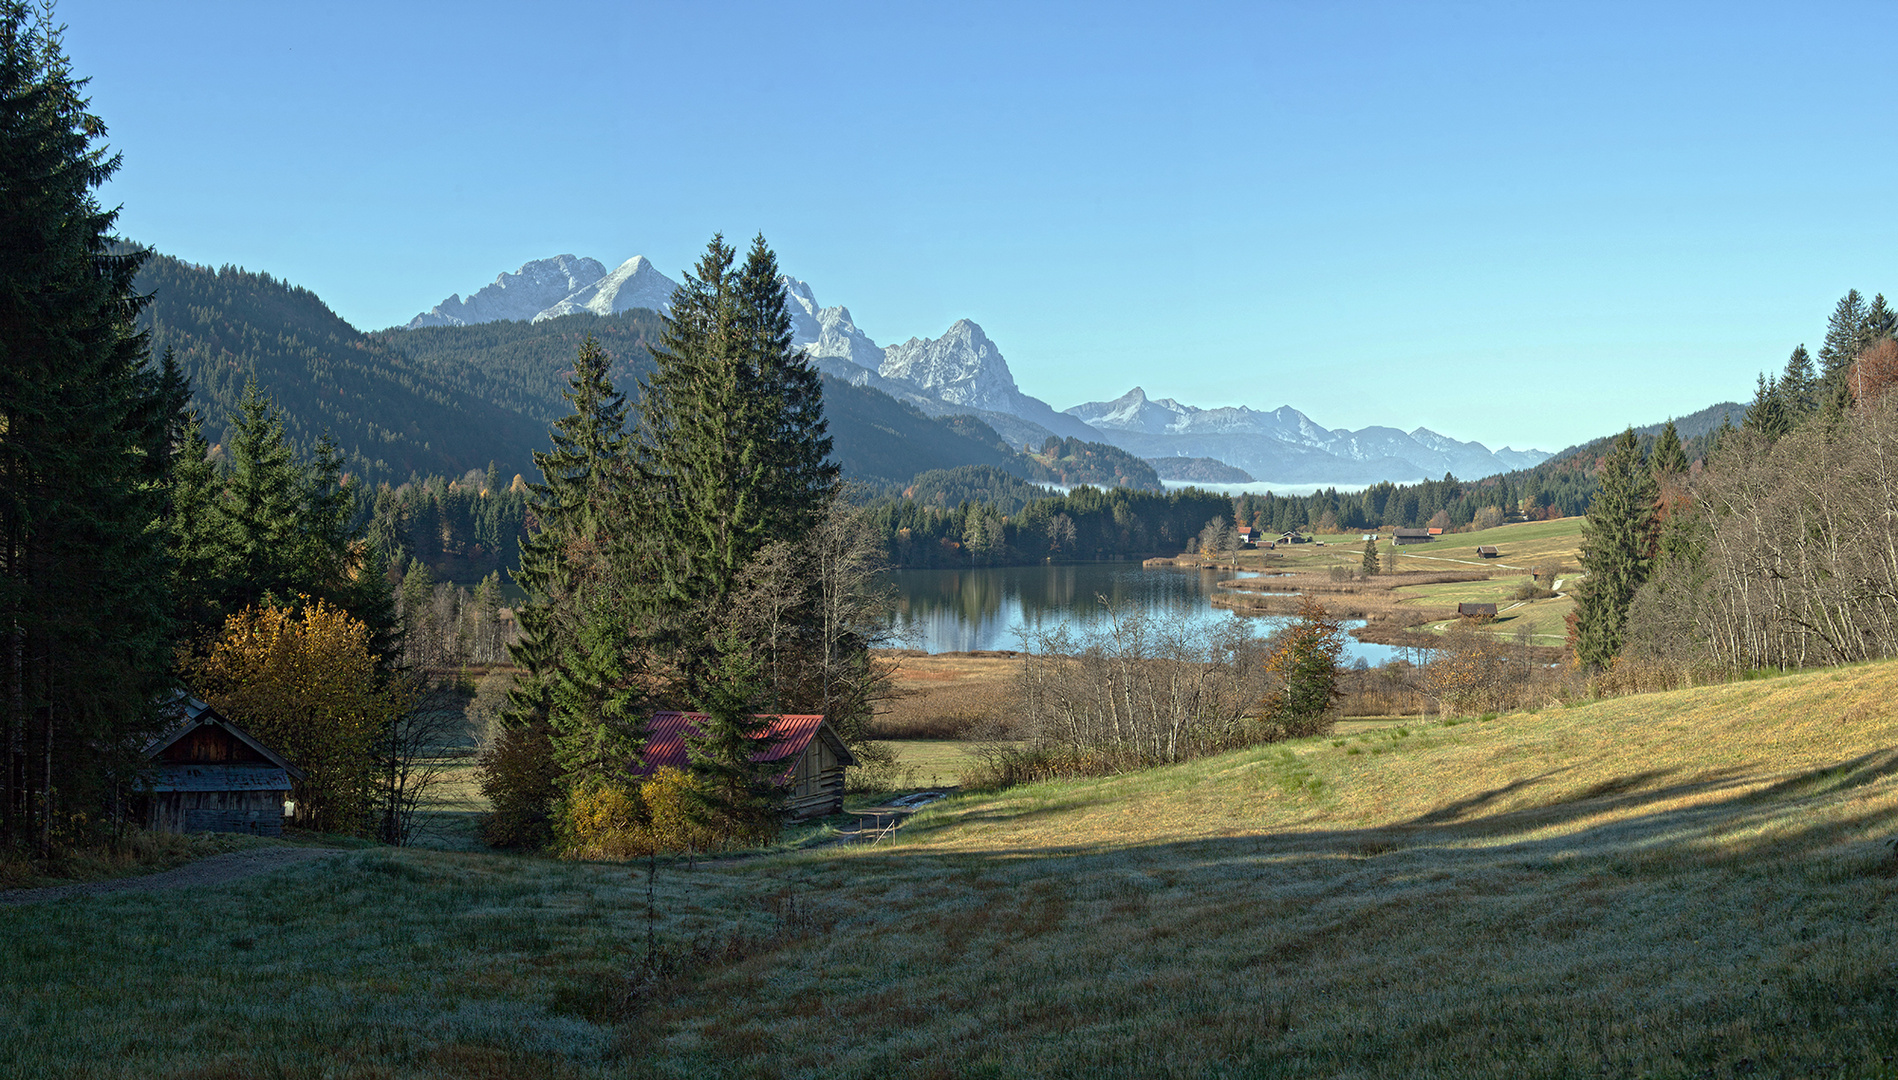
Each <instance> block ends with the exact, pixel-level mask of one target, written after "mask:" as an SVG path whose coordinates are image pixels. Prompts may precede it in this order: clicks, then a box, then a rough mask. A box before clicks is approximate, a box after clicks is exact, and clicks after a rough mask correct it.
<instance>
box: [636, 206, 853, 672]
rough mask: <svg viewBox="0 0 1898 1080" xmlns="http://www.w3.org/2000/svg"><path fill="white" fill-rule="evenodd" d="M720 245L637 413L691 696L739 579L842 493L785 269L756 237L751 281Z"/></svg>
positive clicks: (696, 272)
mask: <svg viewBox="0 0 1898 1080" xmlns="http://www.w3.org/2000/svg"><path fill="white" fill-rule="evenodd" d="M735 260H736V252H735V251H734V250H733V249H732V248H731V247H730V246H729V245H727V244H726V243H725V241H724V238H723V237H722V236H714V237H713V238H712V241H711V243H710V244H708V245H707V247H706V251H705V254H704V256H703V257H701V258H700V260H699V262H698V265H697V266H696V267H695V268H694V269H693V271H692V272H691V273H689V274H687V275H686V279H685V282H684V284H682V285H681V286H680V287H679V290H678V292H677V293H676V294H674V297H673V302H672V311H671V313H670V314H668V315H667V316H666V332H665V335H664V337H663V339H662V341H661V343H660V344H659V345H658V346H656V347H654V348H653V349H652V355H653V361H654V370H653V372H652V374H651V376H650V377H649V378H648V379H647V380H646V381H645V383H644V385H643V387H642V390H643V393H642V395H641V398H640V404H639V416H640V426H639V436H638V445H637V448H636V460H637V462H638V467H639V472H640V477H641V480H642V482H643V483H644V484H645V485H646V486H647V487H648V489H649V493H650V500H651V502H650V505H651V506H652V508H653V512H654V517H653V523H654V525H655V526H656V528H655V529H654V530H653V535H654V536H655V537H656V538H658V540H659V542H660V543H661V545H662V550H661V553H660V561H659V564H658V565H659V576H658V584H659V586H660V590H661V594H660V599H661V602H662V603H663V605H664V607H665V609H666V611H667V613H668V625H669V627H670V642H671V644H672V645H673V647H674V649H675V662H676V664H677V667H678V670H679V671H680V672H681V674H682V676H683V677H684V680H685V693H686V695H687V696H688V697H689V698H690V697H697V696H698V695H700V694H702V693H704V692H705V691H706V680H707V679H708V678H709V677H711V671H712V668H713V667H714V666H715V665H716V664H717V663H718V660H717V650H716V649H714V648H712V647H711V642H713V641H714V640H715V639H716V638H717V637H718V636H719V634H720V632H721V631H720V629H719V625H720V623H721V620H722V619H723V617H724V615H725V614H726V613H725V612H724V610H723V609H724V607H725V604H726V601H727V599H728V598H729V597H730V596H731V594H732V592H733V590H734V589H735V588H736V587H737V585H738V582H739V576H740V571H741V568H742V567H743V566H744V564H745V562H746V561H747V560H748V559H750V558H751V557H752V556H753V555H755V554H756V553H757V552H758V550H759V549H760V548H761V547H763V545H764V544H765V542H766V541H767V540H773V539H775V540H782V541H784V542H786V543H790V544H798V543H800V542H802V541H803V540H804V538H805V537H806V536H808V535H809V533H810V531H811V529H812V528H813V527H814V526H815V525H816V523H817V522H818V521H819V520H820V519H821V517H822V515H823V513H824V510H825V507H826V506H827V505H828V503H829V501H830V499H831V497H832V496H833V495H834V494H835V491H836V485H837V468H836V466H835V465H834V464H831V463H830V462H829V461H828V460H827V459H828V456H829V452H830V445H831V444H830V439H829V438H828V437H826V436H825V433H824V421H823V418H822V417H823V412H822V409H823V402H822V386H821V382H820V381H819V377H818V375H817V373H816V372H815V371H813V370H812V369H811V367H810V364H809V362H808V361H807V360H806V359H805V358H804V356H803V355H802V354H801V353H799V352H797V351H795V350H794V349H793V348H792V347H791V331H790V325H791V324H790V317H789V315H788V313H787V312H786V310H785V303H784V289H783V285H782V283H781V282H780V281H779V279H778V270H777V261H776V259H775V257H774V256H773V255H772V254H771V249H770V248H769V247H767V246H766V245H765V242H764V238H763V237H759V238H758V239H757V240H755V241H754V242H753V244H752V248H751V252H750V254H749V256H748V258H747V259H746V262H745V265H744V267H743V269H742V270H735V269H734V266H733V264H734V262H735Z"/></svg>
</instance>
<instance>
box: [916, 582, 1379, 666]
mask: <svg viewBox="0 0 1898 1080" xmlns="http://www.w3.org/2000/svg"><path fill="white" fill-rule="evenodd" d="M1257 576H1258V575H1256V574H1251V573H1244V572H1241V573H1234V572H1233V571H1230V570H1204V569H1185V568H1181V567H1171V566H1169V567H1151V568H1149V567H1144V566H1141V565H1140V564H1139V563H1080V564H1076V565H1072V566H998V567H987V568H984V569H979V570H896V571H893V572H892V573H891V577H892V579H893V580H894V581H895V584H896V591H897V630H898V631H899V632H900V633H902V634H903V635H904V636H905V639H906V640H905V642H904V643H905V644H907V645H908V646H909V647H911V648H916V649H922V650H923V651H925V652H931V653H943V652H975V651H978V650H984V649H1019V648H1021V647H1022V639H1021V635H1020V633H1019V631H1020V630H1021V628H1023V627H1026V628H1029V629H1034V630H1041V629H1048V630H1052V629H1055V628H1056V627H1057V626H1059V625H1060V624H1062V623H1066V624H1068V625H1070V626H1072V627H1074V628H1075V629H1077V630H1078V629H1082V628H1085V627H1089V626H1092V625H1094V624H1095V623H1097V622H1098V621H1100V620H1101V619H1103V618H1105V609H1104V608H1103V607H1102V605H1101V602H1100V599H1099V598H1100V597H1106V598H1107V601H1108V602H1109V603H1110V604H1114V605H1116V606H1122V605H1130V606H1135V607H1139V608H1141V609H1143V610H1145V611H1146V612H1148V613H1149V614H1152V615H1156V616H1158V617H1161V618H1165V619H1168V620H1170V621H1186V622H1188V623H1209V622H1214V621H1223V620H1226V619H1244V620H1246V621H1247V622H1250V623H1251V624H1253V625H1254V626H1255V627H1256V629H1257V632H1258V633H1259V634H1260V635H1261V636H1263V635H1265V634H1269V633H1271V632H1272V630H1273V629H1275V628H1276V626H1277V625H1279V624H1280V623H1282V622H1284V621H1286V620H1284V619H1281V618H1272V617H1268V616H1256V615H1237V614H1235V613H1233V612H1232V611H1230V610H1228V609H1226V608H1216V607H1214V606H1213V605H1212V600H1211V597H1212V594H1213V592H1214V589H1215V587H1216V584H1217V583H1218V582H1220V581H1224V580H1226V579H1228V578H1234V577H1257ZM1345 625H1346V626H1347V627H1349V628H1353V629H1355V628H1356V627H1358V626H1361V625H1363V624H1362V623H1361V622H1355V621H1353V622H1347V623H1345ZM1348 642H1349V643H1348V645H1347V646H1346V650H1345V661H1346V662H1347V663H1353V662H1355V661H1357V660H1358V659H1360V658H1362V659H1364V660H1365V661H1366V662H1368V663H1370V664H1372V665H1377V664H1382V663H1383V662H1384V661H1386V660H1389V659H1391V658H1392V657H1395V656H1397V655H1399V654H1400V653H1401V652H1402V650H1399V649H1396V648H1393V647H1392V646H1389V645H1373V644H1368V643H1366V642H1362V641H1359V640H1358V639H1356V638H1349V639H1348Z"/></svg>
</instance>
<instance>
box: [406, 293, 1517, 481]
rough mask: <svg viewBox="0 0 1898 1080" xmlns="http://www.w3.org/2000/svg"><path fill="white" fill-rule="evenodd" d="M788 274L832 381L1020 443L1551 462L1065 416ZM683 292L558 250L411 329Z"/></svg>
mask: <svg viewBox="0 0 1898 1080" xmlns="http://www.w3.org/2000/svg"><path fill="white" fill-rule="evenodd" d="M782 280H783V283H784V290H785V297H786V299H787V301H788V302H789V308H790V312H791V319H792V332H793V341H794V343H795V344H797V345H798V346H800V347H801V348H803V349H804V350H805V352H806V353H807V354H809V355H810V357H811V358H812V360H813V362H814V363H815V364H816V366H817V367H818V368H819V369H821V370H822V371H823V372H824V373H825V374H826V375H829V376H831V377H832V378H834V379H837V380H840V381H842V382H846V383H849V384H850V385H852V386H856V387H860V388H866V389H871V390H877V391H881V392H883V393H884V394H887V395H889V396H890V397H893V398H895V399H897V400H898V401H901V402H903V403H905V404H908V405H911V406H913V407H915V408H916V409H918V410H919V411H921V412H922V413H923V414H925V415H927V416H931V417H946V416H957V415H972V416H975V417H976V418H978V419H980V420H981V421H982V422H983V423H985V424H987V425H988V426H989V427H990V428H993V429H994V431H995V432H996V433H998V434H999V435H1000V436H1001V437H1002V438H1003V439H1004V440H1006V441H1007V442H1008V444H1009V445H1011V446H1013V447H1016V448H1018V449H1029V450H1038V449H1040V447H1041V446H1042V444H1043V443H1045V442H1046V440H1047V439H1048V438H1049V437H1051V436H1059V437H1063V438H1075V439H1082V440H1086V441H1089V442H1104V443H1108V444H1111V445H1114V446H1118V447H1120V448H1121V449H1123V450H1127V451H1129V452H1131V453H1133V454H1135V455H1137V456H1139V457H1143V458H1147V459H1149V460H1160V459H1167V458H1209V459H1213V464H1216V465H1225V466H1229V467H1232V469H1231V473H1228V474H1227V475H1250V476H1255V477H1258V478H1259V479H1260V480H1264V481H1269V482H1274V483H1288V484H1290V483H1296V484H1311V483H1321V484H1322V483H1335V484H1369V483H1375V482H1377V481H1380V480H1391V481H1411V480H1423V479H1435V478H1438V477H1441V476H1443V475H1444V474H1446V473H1450V474H1454V475H1456V476H1457V477H1459V478H1461V479H1465V480H1473V479H1478V478H1480V477H1484V476H1490V475H1493V474H1495V473H1501V472H1508V471H1511V470H1514V469H1523V468H1529V467H1532V466H1534V465H1536V464H1538V463H1539V462H1542V461H1544V460H1547V459H1548V457H1549V456H1550V455H1549V454H1547V453H1544V452H1543V451H1540V450H1512V449H1510V448H1509V447H1504V448H1502V449H1501V450H1496V451H1491V450H1490V449H1489V448H1488V447H1486V446H1484V445H1483V444H1481V443H1477V442H1461V441H1458V440H1456V439H1452V438H1450V437H1448V436H1445V435H1440V434H1438V433H1436V432H1434V431H1431V430H1429V429H1428V428H1421V427H1420V428H1418V429H1416V430H1415V431H1410V432H1404V431H1399V430H1397V429H1396V428H1387V427H1368V428H1363V429H1360V430H1358V431H1350V430H1347V429H1343V428H1339V429H1335V430H1334V429H1329V428H1325V427H1322V426H1320V425H1318V424H1317V423H1315V422H1313V421H1312V420H1311V419H1310V418H1309V417H1307V416H1306V415H1305V414H1303V413H1301V412H1299V411H1298V410H1297V409H1294V408H1291V407H1290V406H1285V407H1283V408H1279V409H1275V410H1273V411H1271V412H1259V411H1256V410H1253V409H1249V408H1246V407H1245V406H1237V407H1226V408H1215V409H1202V408H1198V407H1196V406H1192V405H1183V404H1180V403H1179V402H1177V401H1174V400H1172V399H1171V398H1162V399H1160V400H1158V401H1154V400H1151V399H1149V398H1148V397H1147V395H1146V393H1145V391H1143V390H1142V389H1140V388H1139V387H1135V388H1134V389H1133V390H1131V391H1129V392H1128V393H1127V394H1126V395H1124V396H1122V397H1120V398H1118V399H1116V400H1114V401H1109V402H1088V403H1085V404H1081V405H1076V406H1074V407H1073V408H1070V409H1068V410H1066V411H1065V412H1061V411H1057V410H1056V409H1055V408H1054V407H1053V406H1051V405H1049V404H1048V403H1047V402H1044V401H1042V400H1040V399H1039V398H1035V397H1032V396H1030V395H1028V394H1025V393H1023V392H1022V391H1021V388H1020V387H1019V386H1017V385H1016V384H1015V377H1014V375H1013V373H1012V372H1011V371H1010V370H1009V367H1008V361H1007V360H1006V359H1005V358H1004V357H1003V356H1002V350H1001V349H1000V348H999V347H998V346H997V345H996V344H995V342H993V341H991V340H990V339H989V337H988V335H987V334H985V333H984V332H983V331H982V328H981V327H980V326H978V325H977V324H976V323H975V322H973V321H972V320H969V319H958V320H956V322H955V323H953V324H952V325H950V327H949V328H948V330H946V331H944V333H943V334H942V336H941V337H937V338H919V337H912V338H910V339H909V340H907V341H903V342H899V343H896V344H892V345H887V346H881V345H878V344H877V343H876V342H874V341H872V340H871V339H870V338H869V336H868V335H866V334H865V333H864V332H863V331H862V330H860V329H858V327H857V325H856V323H855V322H854V321H853V320H852V318H851V315H850V310H849V309H848V308H845V307H841V306H838V307H824V306H822V305H821V304H819V303H818V302H817V297H816V295H815V294H814V292H813V291H812V289H811V287H810V285H809V284H808V283H806V282H803V281H800V280H797V279H795V278H792V277H788V276H787V277H785V278H783V279H782ZM676 287H677V285H676V283H675V282H674V281H673V280H672V279H671V278H668V277H666V276H665V275H664V274H663V273H661V272H660V271H659V270H657V269H656V268H654V267H653V265H652V263H651V262H649V261H648V260H646V259H645V258H643V257H641V256H634V257H633V258H631V259H628V260H626V261H625V262H623V263H621V264H620V265H619V267H618V268H617V269H615V270H613V271H612V272H610V273H609V272H607V270H606V268H605V266H604V264H602V263H600V262H599V261H598V260H595V259H589V258H579V257H576V256H573V255H556V256H554V257H552V258H547V259H539V260H536V261H534V262H530V263H527V264H525V265H524V266H522V267H521V268H520V269H519V270H518V271H516V272H515V273H512V274H501V275H499V276H498V277H496V278H495V280H494V282H493V284H490V285H488V286H486V287H484V288H482V289H481V290H479V291H478V292H476V293H474V294H473V295H471V296H469V297H468V299H467V300H462V299H461V298H460V296H459V295H458V294H457V295H455V296H450V297H449V298H448V299H447V300H444V301H442V302H441V303H440V304H437V305H436V306H435V307H433V308H430V309H429V310H428V311H425V312H423V313H422V314H420V315H417V316H416V317H415V318H414V319H412V320H410V322H409V324H408V326H409V328H411V329H415V328H423V327H431V326H450V325H458V326H466V325H474V324H477V323H483V322H496V321H501V320H526V321H532V322H535V323H539V322H543V321H545V320H548V319H554V318H559V317H561V316H563V315H568V314H573V313H576V312H582V311H590V312H592V313H594V314H596V315H614V314H618V313H621V312H625V311H629V310H633V309H637V308H646V309H650V310H653V311H657V312H664V311H665V310H666V309H667V307H668V305H669V302H670V298H671V295H672V290H673V289H675V288H676ZM1216 471H1217V470H1211V469H1210V468H1209V467H1208V466H1195V468H1194V469H1193V470H1191V472H1192V474H1193V475H1195V476H1204V475H1208V474H1209V472H1216ZM1161 472H1162V475H1167V473H1168V472H1169V470H1167V469H1162V470H1161Z"/></svg>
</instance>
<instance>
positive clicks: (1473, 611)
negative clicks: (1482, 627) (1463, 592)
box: [1456, 604, 1496, 622]
mask: <svg viewBox="0 0 1898 1080" xmlns="http://www.w3.org/2000/svg"><path fill="white" fill-rule="evenodd" d="M1456 613H1457V615H1458V616H1459V617H1461V618H1465V619H1474V620H1475V621H1477V622H1488V621H1490V620H1491V619H1494V618H1495V617H1496V605H1495V604H1458V605H1457V606H1456Z"/></svg>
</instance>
